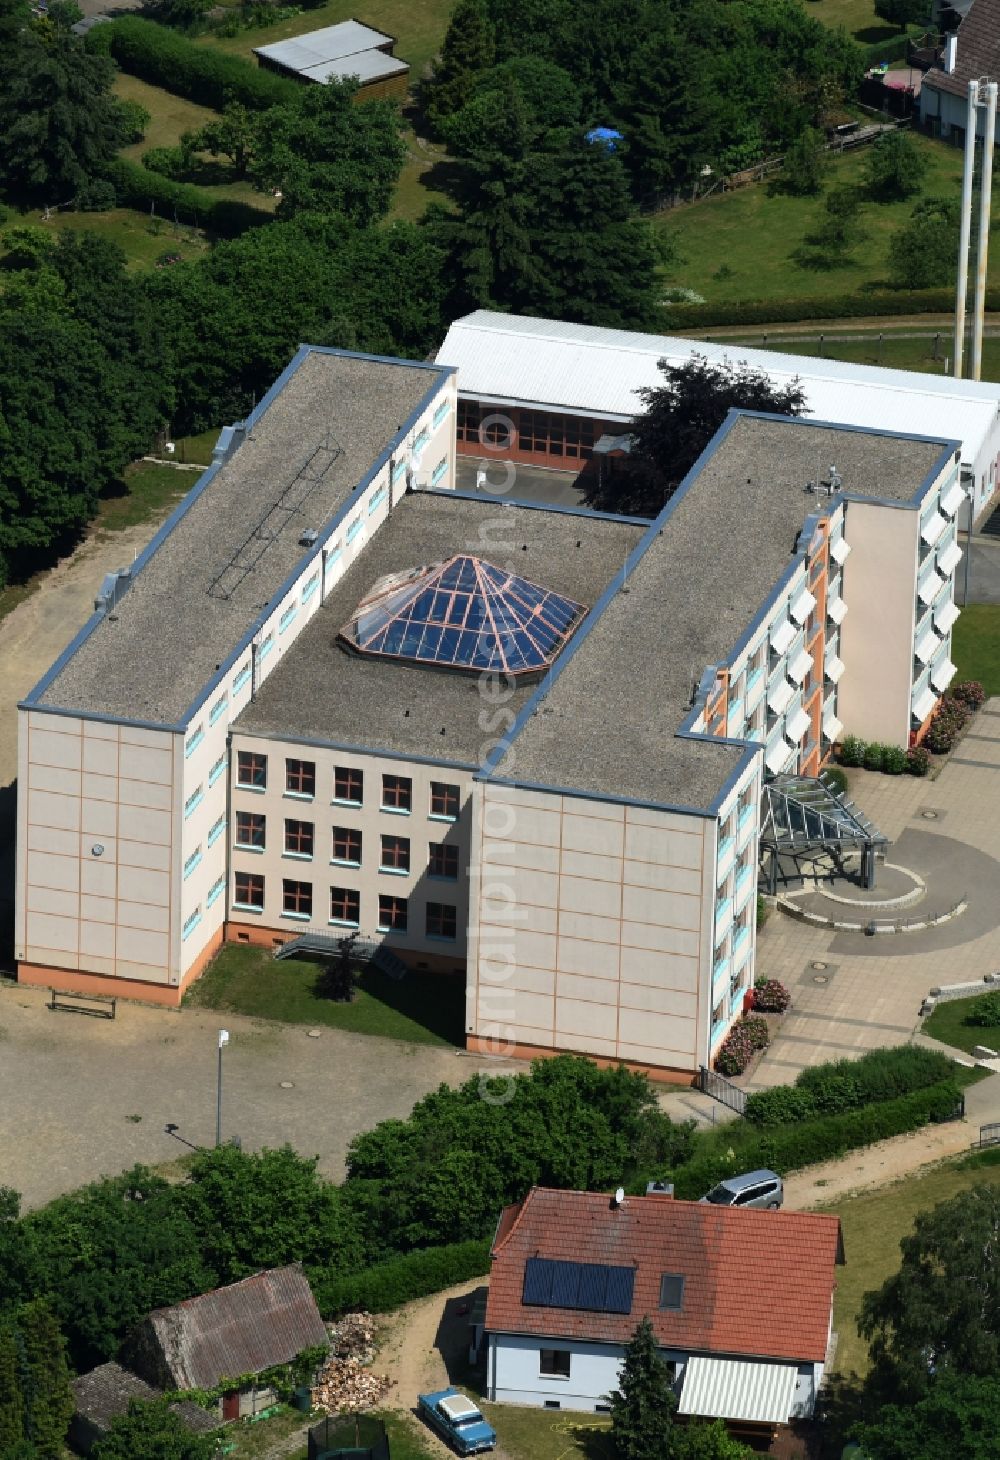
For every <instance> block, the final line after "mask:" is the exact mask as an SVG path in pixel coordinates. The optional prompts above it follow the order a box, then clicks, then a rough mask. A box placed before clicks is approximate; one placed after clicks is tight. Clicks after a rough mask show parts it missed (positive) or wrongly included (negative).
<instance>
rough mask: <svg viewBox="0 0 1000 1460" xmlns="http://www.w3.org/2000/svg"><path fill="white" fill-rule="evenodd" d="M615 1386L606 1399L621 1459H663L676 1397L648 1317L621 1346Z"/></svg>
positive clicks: (668, 1448) (667, 1443) (668, 1449)
mask: <svg viewBox="0 0 1000 1460" xmlns="http://www.w3.org/2000/svg"><path fill="white" fill-rule="evenodd" d="M618 1386H619V1387H618V1388H617V1389H616V1390H614V1392H613V1393H612V1394H610V1395H609V1396H608V1402H609V1404H610V1406H611V1434H612V1436H613V1438H614V1442H615V1448H616V1449H617V1451H618V1453H619V1455H620V1456H621V1457H622V1460H663V1457H664V1456H665V1455H669V1454H670V1427H671V1425H672V1423H673V1418H674V1411H675V1410H676V1408H677V1400H676V1398H675V1397H674V1393H673V1390H672V1389H671V1387H670V1374H669V1372H668V1370H667V1366H666V1364H665V1363H664V1362H663V1360H662V1359H661V1358H660V1350H659V1346H658V1344H657V1342H656V1334H655V1333H654V1332H653V1325H652V1324H651V1323H650V1321H649V1319H648V1318H644V1319H643V1320H642V1322H641V1323H640V1324H639V1326H638V1328H637V1329H636V1330H635V1333H634V1334H633V1335H632V1337H631V1338H630V1339H629V1341H628V1343H627V1344H626V1346H625V1359H624V1362H623V1363H622V1367H621V1372H620V1373H619V1375H618Z"/></svg>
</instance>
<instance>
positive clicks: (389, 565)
mask: <svg viewBox="0 0 1000 1460" xmlns="http://www.w3.org/2000/svg"><path fill="white" fill-rule="evenodd" d="M645 530H646V527H645V524H643V523H639V522H635V521H631V520H629V519H628V518H602V517H596V516H591V515H587V514H582V515H575V514H571V513H565V512H553V511H546V510H544V509H538V508H530V507H515V506H507V505H502V506H501V505H498V504H497V503H496V502H495V501H484V500H483V499H482V498H471V499H470V498H465V497H458V496H455V495H454V494H452V493H449V492H440V493H430V492H414V493H411V494H409V495H407V496H406V497H404V498H403V500H402V501H401V502H400V503H399V505H398V506H397V507H396V508H394V510H393V512H392V515H391V516H390V518H389V520H388V521H387V522H385V523H384V524H383V525H382V526H381V527H380V528H379V530H378V532H376V533H374V534H373V536H372V538H371V541H370V542H369V543H368V544H367V546H366V547H365V549H364V551H363V552H362V553H361V554H360V556H359V557H358V558H357V559H356V561H355V562H354V563H352V565H351V567H350V568H349V569H348V571H347V572H346V573H345V575H344V577H343V578H342V579H341V580H340V582H339V583H338V584H337V585H336V586H335V587H334V588H333V590H332V591H331V592H330V594H329V595H328V597H327V600H326V603H325V604H324V605H323V607H322V608H321V609H320V610H319V612H318V613H316V614H315V615H314V616H313V618H312V620H311V622H310V623H309V625H308V627H307V628H305V629H303V631H302V633H301V634H300V635H299V637H298V638H297V639H296V641H295V643H294V644H293V645H292V647H291V648H290V649H289V651H288V652H287V654H286V655H285V657H284V658H283V659H282V661H281V663H280V664H279V665H278V667H277V668H276V669H274V670H273V671H272V672H271V674H269V675H268V677H267V679H265V681H264V683H263V685H262V686H261V687H260V689H259V690H258V691H257V695H256V698H255V699H254V701H253V702H252V703H251V704H250V705H248V706H247V708H246V709H245V710H244V711H243V713H242V714H241V715H240V716H239V717H238V718H237V720H236V721H235V723H234V726H233V728H234V730H236V731H240V730H243V731H249V732H251V733H253V734H259V735H273V736H279V737H282V738H286V739H292V740H294V739H303V740H317V741H321V742H324V743H327V744H335V745H344V746H356V747H358V748H359V749H365V750H370V751H372V752H374V753H376V754H377V753H378V752H379V751H388V752H392V753H395V754H399V755H409V756H413V757H415V758H418V759H419V758H426V759H434V760H444V761H450V762H452V763H453V764H456V765H464V766H479V765H480V764H481V763H482V761H483V760H484V759H485V757H486V755H487V754H488V753H489V751H490V750H491V749H492V748H493V744H494V741H495V739H496V737H497V735H498V734H499V733H501V732H502V731H503V730H504V729H506V723H509V722H506V723H504V724H500V725H499V728H497V711H498V702H497V701H495V700H492V699H490V698H489V697H485V698H484V696H483V693H482V689H481V685H480V679H479V676H478V675H476V674H468V673H463V672H462V671H457V670H454V669H446V668H440V669H439V668H435V667H434V666H433V665H426V664H419V665H416V664H403V663H398V662H394V661H392V660H389V659H374V658H366V657H364V656H361V655H358V654H352V653H351V652H350V651H348V650H347V649H345V648H343V647H342V646H341V645H340V644H339V643H338V642H337V635H338V634H339V632H340V630H341V629H342V628H343V627H344V626H345V625H346V623H347V622H348V620H349V619H350V618H351V615H352V614H353V613H354V610H355V608H356V607H357V605H358V602H359V601H360V599H361V598H362V597H363V596H364V595H365V594H366V593H367V592H368V590H369V589H370V588H371V587H372V585H373V584H374V583H376V582H377V581H378V580H379V579H380V578H382V577H384V576H385V575H386V574H388V573H398V572H402V571H403V570H404V569H407V568H413V567H419V566H423V565H429V564H431V563H436V562H441V561H443V560H444V559H446V558H450V557H451V556H452V555H453V554H455V553H472V554H474V555H476V556H478V557H481V558H484V559H486V560H487V561H488V562H491V563H493V564H495V565H496V566H497V567H500V568H507V569H509V570H510V571H512V572H516V573H519V574H520V575H521V576H522V577H525V578H528V579H530V580H532V581H533V582H535V583H539V584H542V585H544V586H545V587H547V588H551V589H553V590H554V591H555V592H557V593H564V594H567V595H568V596H569V597H570V598H573V599H575V600H576V601H577V602H578V603H583V604H585V605H586V606H587V607H588V608H592V607H593V605H594V604H595V603H596V602H597V600H598V598H600V596H601V594H602V593H603V592H604V590H605V588H606V587H607V586H608V584H609V583H610V582H611V580H612V579H613V577H614V576H615V574H616V573H617V572H618V571H619V570H620V569H621V567H622V565H623V563H624V562H625V559H626V558H627V556H628V554H629V553H630V552H631V551H632V549H633V548H634V547H635V546H636V544H637V543H638V542H639V541H640V539H641V537H642V535H643V532H644V531H645ZM570 642H572V640H571V641H570ZM536 686H537V680H535V681H534V682H533V683H530V684H522V685H519V686H517V687H516V688H514V690H513V692H512V694H511V696H510V698H509V699H508V698H504V699H503V700H502V701H501V702H500V703H502V705H503V707H505V708H507V709H510V710H512V711H513V712H514V713H515V714H516V713H517V711H518V710H519V709H520V708H521V706H522V705H523V704H524V703H525V701H526V700H527V699H528V698H529V696H530V695H531V694H532V692H533V691H534V689H535V688H536ZM592 723H593V720H592V718H591V724H592ZM491 727H492V728H491ZM594 745H595V751H596V752H597V754H598V756H599V755H600V749H601V747H600V735H599V733H595V735H594Z"/></svg>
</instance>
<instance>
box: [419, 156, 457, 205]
mask: <svg viewBox="0 0 1000 1460" xmlns="http://www.w3.org/2000/svg"><path fill="white" fill-rule="evenodd" d="M464 177H465V168H464V166H463V164H462V163H461V162H459V161H458V160H457V159H456V158H454V157H451V158H442V159H441V160H440V161H439V162H432V163H431V165H430V167H428V168H426V169H425V170H424V171H423V172H422V173H421V174H420V186H421V187H422V188H426V189H427V190H428V191H429V192H434V193H444V194H445V195H446V196H447V197H449V198H452V199H457V198H458V197H459V196H460V195H461V191H462V181H463V179H464Z"/></svg>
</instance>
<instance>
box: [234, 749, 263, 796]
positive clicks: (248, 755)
mask: <svg viewBox="0 0 1000 1460" xmlns="http://www.w3.org/2000/svg"><path fill="white" fill-rule="evenodd" d="M244 762H246V763H247V766H248V769H249V774H250V777H251V779H250V780H244V779H243V767H244ZM260 775H263V779H259V776H260ZM236 784H237V786H238V787H239V789H240V790H241V791H266V790H267V756H266V755H264V754H263V753H262V752H261V751H259V750H238V751H237V752H236Z"/></svg>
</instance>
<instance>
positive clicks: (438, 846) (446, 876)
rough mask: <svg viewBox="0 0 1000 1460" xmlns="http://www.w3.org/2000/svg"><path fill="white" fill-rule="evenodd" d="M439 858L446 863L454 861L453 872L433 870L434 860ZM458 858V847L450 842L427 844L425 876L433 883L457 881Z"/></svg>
mask: <svg viewBox="0 0 1000 1460" xmlns="http://www.w3.org/2000/svg"><path fill="white" fill-rule="evenodd" d="M437 857H441V858H442V859H444V860H447V861H454V863H455V871H454V872H453V873H452V872H447V871H444V872H443V871H439V870H435V866H434V863H435V859H436V858H437ZM458 868H459V857H458V847H456V846H453V845H452V844H451V843H450V842H428V844H427V876H428V877H430V878H433V880H434V881H435V882H457V881H458Z"/></svg>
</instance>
